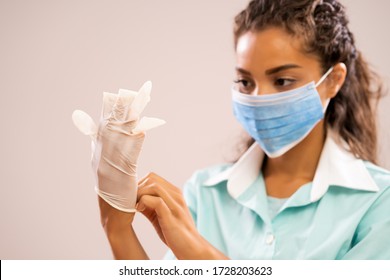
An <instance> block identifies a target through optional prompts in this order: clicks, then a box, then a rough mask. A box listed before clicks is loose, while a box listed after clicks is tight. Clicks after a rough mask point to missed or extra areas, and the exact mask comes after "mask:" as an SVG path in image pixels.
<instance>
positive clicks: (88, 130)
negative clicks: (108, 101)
mask: <svg viewBox="0 0 390 280" xmlns="http://www.w3.org/2000/svg"><path fill="white" fill-rule="evenodd" d="M72 120H73V123H74V125H75V126H76V127H77V128H78V129H79V130H80V131H81V132H82V133H84V134H85V135H90V136H91V137H93V138H95V137H96V133H97V130H98V129H97V126H96V124H95V122H94V121H93V119H92V118H91V117H90V116H89V115H88V114H87V113H85V112H84V111H81V110H74V111H73V114H72Z"/></svg>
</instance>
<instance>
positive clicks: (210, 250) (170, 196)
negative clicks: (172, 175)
mask: <svg viewBox="0 0 390 280" xmlns="http://www.w3.org/2000/svg"><path fill="white" fill-rule="evenodd" d="M137 210H138V211H140V212H141V213H142V214H143V215H144V216H145V217H146V218H148V219H149V221H150V222H151V223H152V224H153V226H154V228H155V230H156V231H157V234H158V235H159V237H160V239H161V240H162V241H163V242H164V243H165V244H166V245H167V246H168V247H169V248H170V249H171V250H172V252H173V253H174V254H175V256H176V257H177V258H178V259H211V258H215V259H225V258H226V257H225V256H224V255H223V254H222V253H221V252H219V251H218V250H217V249H215V248H214V247H213V246H212V245H211V244H209V243H208V242H207V241H206V240H205V239H204V238H203V237H202V236H201V235H200V234H199V232H198V231H197V229H196V226H195V223H194V221H193V219H192V216H191V213H190V212H189V210H188V207H187V205H186V203H185V201H184V198H183V195H182V193H181V191H180V189H178V188H177V187H175V186H173V185H172V184H171V183H169V182H168V181H166V180H165V179H163V178H162V177H160V176H158V175H157V174H154V173H150V174H148V175H147V176H146V177H144V178H143V179H142V180H141V181H140V182H139V189H138V204H137Z"/></svg>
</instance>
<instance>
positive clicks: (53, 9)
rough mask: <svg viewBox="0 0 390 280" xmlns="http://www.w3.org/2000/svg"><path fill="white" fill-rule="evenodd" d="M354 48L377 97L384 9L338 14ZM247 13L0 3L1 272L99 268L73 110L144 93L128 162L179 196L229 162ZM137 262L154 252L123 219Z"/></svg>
mask: <svg viewBox="0 0 390 280" xmlns="http://www.w3.org/2000/svg"><path fill="white" fill-rule="evenodd" d="M342 2H343V3H344V4H345V5H346V6H347V8H348V14H349V16H350V20H351V29H352V31H353V32H354V34H355V36H356V39H357V46H358V48H360V49H361V50H362V51H363V53H364V54H365V56H366V58H367V59H368V60H369V61H370V63H371V64H372V65H373V67H374V68H375V69H377V71H378V72H379V73H380V74H381V75H382V76H383V77H384V79H385V81H386V83H388V77H389V76H390V56H389V49H390V38H389V36H388V35H387V34H388V32H387V30H386V27H387V26H389V25H390V17H389V16H388V13H387V11H388V10H389V9H390V2H388V1H379V0H377V1H366V0H348V1H347V0H344V1H342ZM247 3H248V1H247V0H234V1H233V0H231V1H227V0H213V1H183V0H165V1H158V0H154V1H152V0H127V1H111V0H110V1H108V0H107V1H92V0H87V1H51V0H47V1H43V0H37V1H20V0H0V40H1V41H0V92H1V105H0V106H1V110H0V116H1V117H0V128H1V138H0V139H1V140H0V141H1V142H0V143H1V145H0V170H1V176H0V178H1V181H0V221H1V224H0V259H110V258H112V255H111V252H110V248H109V246H108V243H107V241H106V239H105V235H104V233H103V230H102V228H101V226H100V221H99V212H98V205H97V199H96V194H95V192H94V190H93V184H94V180H93V175H92V171H91V167H90V140H89V138H88V137H86V136H83V135H82V134H81V133H80V132H79V131H78V130H77V129H76V128H75V127H74V126H73V123H72V121H71V114H72V112H73V110H74V109H82V110H84V111H86V112H88V113H89V114H90V115H91V116H92V117H93V118H94V119H95V120H97V119H98V116H99V113H100V106H101V100H102V92H103V91H109V92H116V91H117V90H118V89H119V88H127V89H138V88H139V87H140V86H141V85H142V84H143V82H144V81H146V80H152V81H153V91H152V101H151V103H150V104H149V105H148V107H147V109H146V110H145V113H144V115H146V116H149V117H159V118H163V119H165V120H166V121H167V124H166V125H165V126H163V127H161V128H158V129H155V130H152V131H150V132H149V133H148V134H147V139H146V142H145V145H144V149H143V152H142V155H141V159H140V162H139V175H140V177H142V176H144V175H145V174H146V173H147V172H149V171H154V172H156V173H157V174H160V175H162V176H163V177H165V178H166V179H167V180H169V181H171V182H172V183H173V184H175V185H177V186H179V187H181V186H182V185H183V183H184V182H185V180H186V179H188V178H189V177H190V176H191V174H192V173H193V172H194V171H195V170H196V169H199V168H204V167H206V166H209V165H212V164H217V163H221V162H223V161H225V160H226V158H229V157H230V156H231V155H232V153H231V152H230V151H231V149H232V147H233V146H234V144H235V143H237V140H238V135H239V125H238V124H237V122H236V121H235V119H234V117H233V115H232V113H231V103H230V102H231V101H230V91H229V88H230V86H231V83H232V80H233V79H234V76H233V73H234V72H233V69H234V52H233V46H232V22H233V17H234V15H235V14H237V13H238V12H239V11H240V10H241V9H243V8H244V7H245V6H246V4H247ZM389 106H390V99H389V97H386V98H385V99H383V100H382V101H381V104H380V107H379V124H380V143H379V144H380V154H379V155H380V159H381V164H382V165H383V166H385V167H386V168H390V148H389V145H388V144H389V140H390V137H389V132H388V127H390V121H389V117H390V114H389V112H388V110H386V108H388V107H389ZM135 228H136V231H137V232H138V233H140V234H139V236H140V239H141V242H142V243H143V245H144V246H145V248H146V250H147V252H148V253H149V256H150V257H151V258H153V259H160V258H162V256H163V255H164V253H165V251H166V247H165V245H163V244H162V243H161V242H160V240H159V239H158V237H157V235H156V234H155V232H154V229H153V228H152V227H151V226H150V224H149V223H148V222H147V221H146V219H145V218H143V217H142V216H141V215H136V221H135Z"/></svg>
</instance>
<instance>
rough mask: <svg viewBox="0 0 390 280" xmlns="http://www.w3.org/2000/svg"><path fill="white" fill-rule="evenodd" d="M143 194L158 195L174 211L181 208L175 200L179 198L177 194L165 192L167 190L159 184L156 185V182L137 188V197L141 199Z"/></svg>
mask: <svg viewBox="0 0 390 280" xmlns="http://www.w3.org/2000/svg"><path fill="white" fill-rule="evenodd" d="M144 195H149V196H155V197H160V198H161V199H162V200H163V201H164V202H165V204H166V205H167V206H168V208H169V209H171V210H172V211H174V212H175V213H177V212H178V211H179V209H180V208H181V207H180V204H179V203H177V202H176V199H181V198H180V197H178V196H177V195H173V194H171V193H169V192H167V190H165V189H164V188H163V187H162V186H161V185H157V184H156V183H152V184H150V185H148V186H147V187H145V188H142V189H139V190H138V193H137V197H138V198H139V199H141V198H142V196H144Z"/></svg>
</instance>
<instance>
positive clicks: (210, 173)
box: [184, 163, 232, 188]
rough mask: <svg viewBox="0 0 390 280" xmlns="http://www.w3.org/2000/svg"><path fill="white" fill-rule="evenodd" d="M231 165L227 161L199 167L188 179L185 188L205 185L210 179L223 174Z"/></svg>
mask: <svg viewBox="0 0 390 280" xmlns="http://www.w3.org/2000/svg"><path fill="white" fill-rule="evenodd" d="M231 166H232V164H231V163H225V164H218V165H213V166H209V167H206V168H203V169H198V170H196V171H195V172H194V173H193V174H192V176H191V177H190V178H189V179H188V181H187V182H186V184H185V185H184V188H188V187H200V186H204V185H206V184H207V181H209V180H210V179H212V178H215V177H217V176H223V173H224V172H226V171H228V169H229V168H230V167H231Z"/></svg>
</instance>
